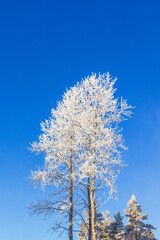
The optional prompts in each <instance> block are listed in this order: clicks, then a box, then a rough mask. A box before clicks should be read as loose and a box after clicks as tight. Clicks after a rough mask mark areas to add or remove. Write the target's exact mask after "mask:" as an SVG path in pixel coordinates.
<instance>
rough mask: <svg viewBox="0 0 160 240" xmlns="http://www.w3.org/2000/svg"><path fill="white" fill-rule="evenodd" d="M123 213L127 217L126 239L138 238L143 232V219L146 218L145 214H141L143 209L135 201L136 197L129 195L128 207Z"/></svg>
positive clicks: (136, 239)
mask: <svg viewBox="0 0 160 240" xmlns="http://www.w3.org/2000/svg"><path fill="white" fill-rule="evenodd" d="M124 211H125V213H126V214H125V215H126V217H127V218H128V223H127V225H126V227H127V239H129V240H132V239H135V240H139V239H140V238H141V236H142V234H143V231H144V227H145V223H143V220H146V219H147V218H148V215H147V214H142V212H143V211H144V210H143V209H142V208H141V205H139V204H138V203H137V200H136V197H135V196H134V195H132V196H131V199H130V201H129V202H128V209H126V210H124Z"/></svg>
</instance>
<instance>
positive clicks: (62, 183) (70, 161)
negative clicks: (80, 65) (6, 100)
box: [30, 90, 79, 240]
mask: <svg viewBox="0 0 160 240" xmlns="http://www.w3.org/2000/svg"><path fill="white" fill-rule="evenodd" d="M77 99H78V98H77V96H76V90H75V91H74V94H73V92H70V91H68V92H67V94H65V95H64V96H63V101H61V102H59V103H58V106H57V108H56V109H52V112H51V117H50V118H49V120H46V121H45V122H42V123H41V130H42V132H43V133H42V134H41V135H40V136H39V141H38V142H33V143H32V144H31V151H33V152H37V153H43V154H44V157H45V160H44V166H43V167H42V168H41V169H38V171H32V176H31V179H32V181H33V182H34V183H41V187H42V188H43V189H44V188H45V186H46V185H52V186H53V185H54V186H56V187H57V190H56V193H57V195H58V196H59V197H58V199H57V197H56V200H55V201H53V200H52V201H49V200H43V201H38V202H37V204H33V205H31V206H30V208H31V210H32V212H33V213H38V214H39V213H45V214H51V213H52V212H53V211H54V210H57V211H58V213H59V214H64V216H68V217H67V218H68V220H67V222H68V223H69V224H68V225H69V227H68V228H66V225H65V224H64V222H65V221H64V220H63V221H62V222H61V223H58V224H57V225H56V226H55V228H54V229H58V228H60V227H61V228H62V229H63V230H66V229H67V230H68V231H69V239H70V240H72V239H73V190H74V187H75V185H74V181H75V179H76V171H77V170H76V169H77V167H76V166H77V161H78V151H79V149H78V147H79V143H78V139H79V138H78V136H77V132H76V125H75V121H76V118H77V109H78V104H79V102H78V101H77ZM60 196H61V197H60Z"/></svg>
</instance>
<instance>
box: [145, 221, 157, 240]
mask: <svg viewBox="0 0 160 240" xmlns="http://www.w3.org/2000/svg"><path fill="white" fill-rule="evenodd" d="M152 230H156V228H155V227H153V226H152V225H151V224H146V225H145V230H144V232H143V234H142V236H143V239H144V240H151V239H153V240H156V238H155V236H154V233H153V231H152Z"/></svg>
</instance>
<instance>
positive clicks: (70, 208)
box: [69, 132, 73, 240]
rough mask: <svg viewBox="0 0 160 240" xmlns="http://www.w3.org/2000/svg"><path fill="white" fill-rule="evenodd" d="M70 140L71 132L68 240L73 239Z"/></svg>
mask: <svg viewBox="0 0 160 240" xmlns="http://www.w3.org/2000/svg"><path fill="white" fill-rule="evenodd" d="M72 140H73V132H72V134H71V149H70V159H69V175H70V177H69V183H70V187H69V240H73V179H72V173H73V165H72Z"/></svg>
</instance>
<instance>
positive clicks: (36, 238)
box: [0, 0, 160, 240]
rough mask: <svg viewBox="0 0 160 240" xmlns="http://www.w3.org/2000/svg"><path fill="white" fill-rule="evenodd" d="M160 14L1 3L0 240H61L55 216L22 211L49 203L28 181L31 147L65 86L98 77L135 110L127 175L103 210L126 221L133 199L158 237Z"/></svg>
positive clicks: (146, 4) (114, 4) (99, 4)
mask: <svg viewBox="0 0 160 240" xmlns="http://www.w3.org/2000/svg"><path fill="white" fill-rule="evenodd" d="M159 12H160V2H159V1H158V0H157V1H155V0H152V1H148V0H144V1H142V0H130V1H128V0H121V1H119V0H103V1H102V0H99V1H94V0H92V1H88V0H78V1H69V0H68V1H64V0H63V1H62V0H52V1H41V0H39V1H36V0H32V1H30V0H27V1H24V0H21V1H20V0H19V1H17V0H14V1H8V0H1V2H0V81H1V87H0V105H1V107H0V112H1V117H0V239H4V240H11V239H12V240H46V239H48V240H51V239H56V234H54V233H53V234H52V235H51V234H50V233H48V232H47V230H48V228H49V225H50V224H51V223H52V221H54V219H55V218H56V216H54V217H53V218H50V219H49V220H44V219H43V217H32V218H30V217H29V216H28V213H27V210H26V209H25V206H27V205H28V203H31V202H34V201H35V200H36V199H39V198H41V197H42V195H43V193H41V192H40V191H39V190H35V189H34V188H33V186H32V185H31V184H30V182H29V180H28V179H27V178H28V177H29V175H30V170H31V169H36V168H35V165H39V164H40V163H41V162H42V159H41V160H39V159H40V158H39V157H37V156H35V155H34V154H32V153H30V152H29V151H28V150H27V147H28V146H29V142H32V141H33V140H36V139H37V135H39V134H40V125H39V124H40V122H41V121H43V120H44V119H46V118H48V117H49V116H50V110H51V108H53V107H55V106H56V102H57V101H59V100H60V99H61V96H62V94H63V92H64V91H65V89H66V87H68V88H69V87H70V86H73V85H74V84H76V82H77V81H80V79H81V78H82V77H85V76H87V75H89V74H91V73H92V72H94V73H98V72H101V73H103V72H107V71H109V72H110V73H111V75H112V76H117V77H118V81H117V84H116V87H117V89H118V90H117V96H121V95H122V96H123V97H124V98H126V99H128V103H130V104H132V105H134V106H136V108H135V110H134V112H135V113H134V116H133V118H132V119H130V120H129V121H128V122H126V124H125V125H124V137H125V140H126V143H127V145H128V148H129V150H128V151H127V152H126V153H124V154H123V158H124V159H125V160H126V162H127V164H128V167H126V168H125V169H124V170H123V171H122V172H121V174H120V177H119V179H118V181H117V184H118V188H119V194H118V200H117V201H114V200H110V201H109V202H108V203H107V205H106V209H108V210H110V211H111V212H112V213H113V212H116V210H117V209H118V210H120V211H121V213H122V214H123V209H124V208H126V207H127V206H126V205H127V202H128V200H129V198H130V196H131V194H132V193H134V194H135V195H136V197H137V199H138V202H139V203H141V204H142V207H143V208H144V209H145V212H146V213H148V214H149V221H150V223H152V224H153V225H154V226H156V227H158V228H160V225H159V216H160V14H159ZM159 232H160V231H159V230H158V231H157V233H156V236H157V237H158V235H159ZM59 239H60V238H59ZM61 239H67V237H65V236H64V237H62V238H61ZM158 239H159V237H158Z"/></svg>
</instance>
